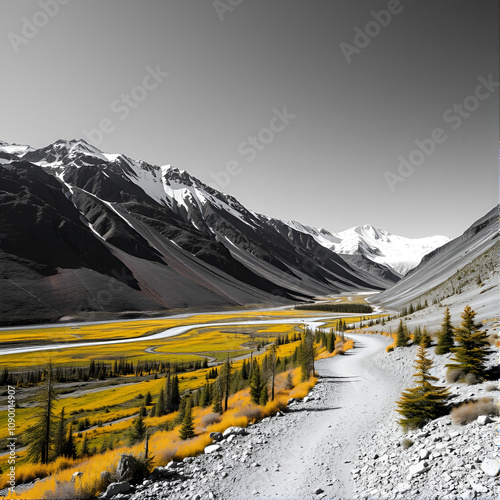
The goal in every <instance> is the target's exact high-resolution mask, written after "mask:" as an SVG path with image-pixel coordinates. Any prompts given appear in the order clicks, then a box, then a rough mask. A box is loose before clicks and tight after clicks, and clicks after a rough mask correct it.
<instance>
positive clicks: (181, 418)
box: [175, 396, 189, 424]
mask: <svg viewBox="0 0 500 500" xmlns="http://www.w3.org/2000/svg"><path fill="white" fill-rule="evenodd" d="M188 399H189V396H184V397H183V398H182V399H181V404H180V405H179V412H178V414H177V417H176V418H175V423H177V424H181V423H182V422H183V421H184V416H185V414H186V405H187V402H188Z"/></svg>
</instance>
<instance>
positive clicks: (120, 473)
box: [116, 454, 143, 482]
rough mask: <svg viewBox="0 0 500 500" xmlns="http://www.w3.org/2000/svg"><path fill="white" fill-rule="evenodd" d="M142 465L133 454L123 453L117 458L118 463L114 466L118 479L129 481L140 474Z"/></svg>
mask: <svg viewBox="0 0 500 500" xmlns="http://www.w3.org/2000/svg"><path fill="white" fill-rule="evenodd" d="M142 469H143V467H142V465H141V464H140V463H139V460H137V458H135V457H134V456H133V455H126V454H123V455H121V456H120V460H118V465H117V466H116V477H117V478H118V480H119V481H121V482H125V481H131V480H134V479H137V478H138V475H140V474H141V472H140V471H142Z"/></svg>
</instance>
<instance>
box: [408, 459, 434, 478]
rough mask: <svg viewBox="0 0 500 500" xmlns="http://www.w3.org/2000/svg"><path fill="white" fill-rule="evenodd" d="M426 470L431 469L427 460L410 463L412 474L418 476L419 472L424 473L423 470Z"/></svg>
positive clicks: (410, 472)
mask: <svg viewBox="0 0 500 500" xmlns="http://www.w3.org/2000/svg"><path fill="white" fill-rule="evenodd" d="M426 470H429V468H428V467H427V462H424V461H422V462H418V464H414V465H410V467H409V469H408V472H409V475H410V476H412V477H413V476H418V475H419V474H422V472H425V471H426Z"/></svg>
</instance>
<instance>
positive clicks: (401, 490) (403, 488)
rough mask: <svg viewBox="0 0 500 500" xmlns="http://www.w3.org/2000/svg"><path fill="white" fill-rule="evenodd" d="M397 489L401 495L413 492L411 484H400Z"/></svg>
mask: <svg viewBox="0 0 500 500" xmlns="http://www.w3.org/2000/svg"><path fill="white" fill-rule="evenodd" d="M396 489H397V490H398V491H399V493H401V494H403V493H406V492H407V491H410V490H411V484H410V483H399V484H398V485H397V486H396Z"/></svg>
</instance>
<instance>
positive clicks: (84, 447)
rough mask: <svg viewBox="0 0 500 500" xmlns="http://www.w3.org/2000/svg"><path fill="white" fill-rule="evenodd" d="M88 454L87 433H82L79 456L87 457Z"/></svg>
mask: <svg viewBox="0 0 500 500" xmlns="http://www.w3.org/2000/svg"><path fill="white" fill-rule="evenodd" d="M88 455H89V442H88V439H87V433H85V434H84V435H83V441H82V447H81V449H80V458H84V457H87V456H88Z"/></svg>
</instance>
